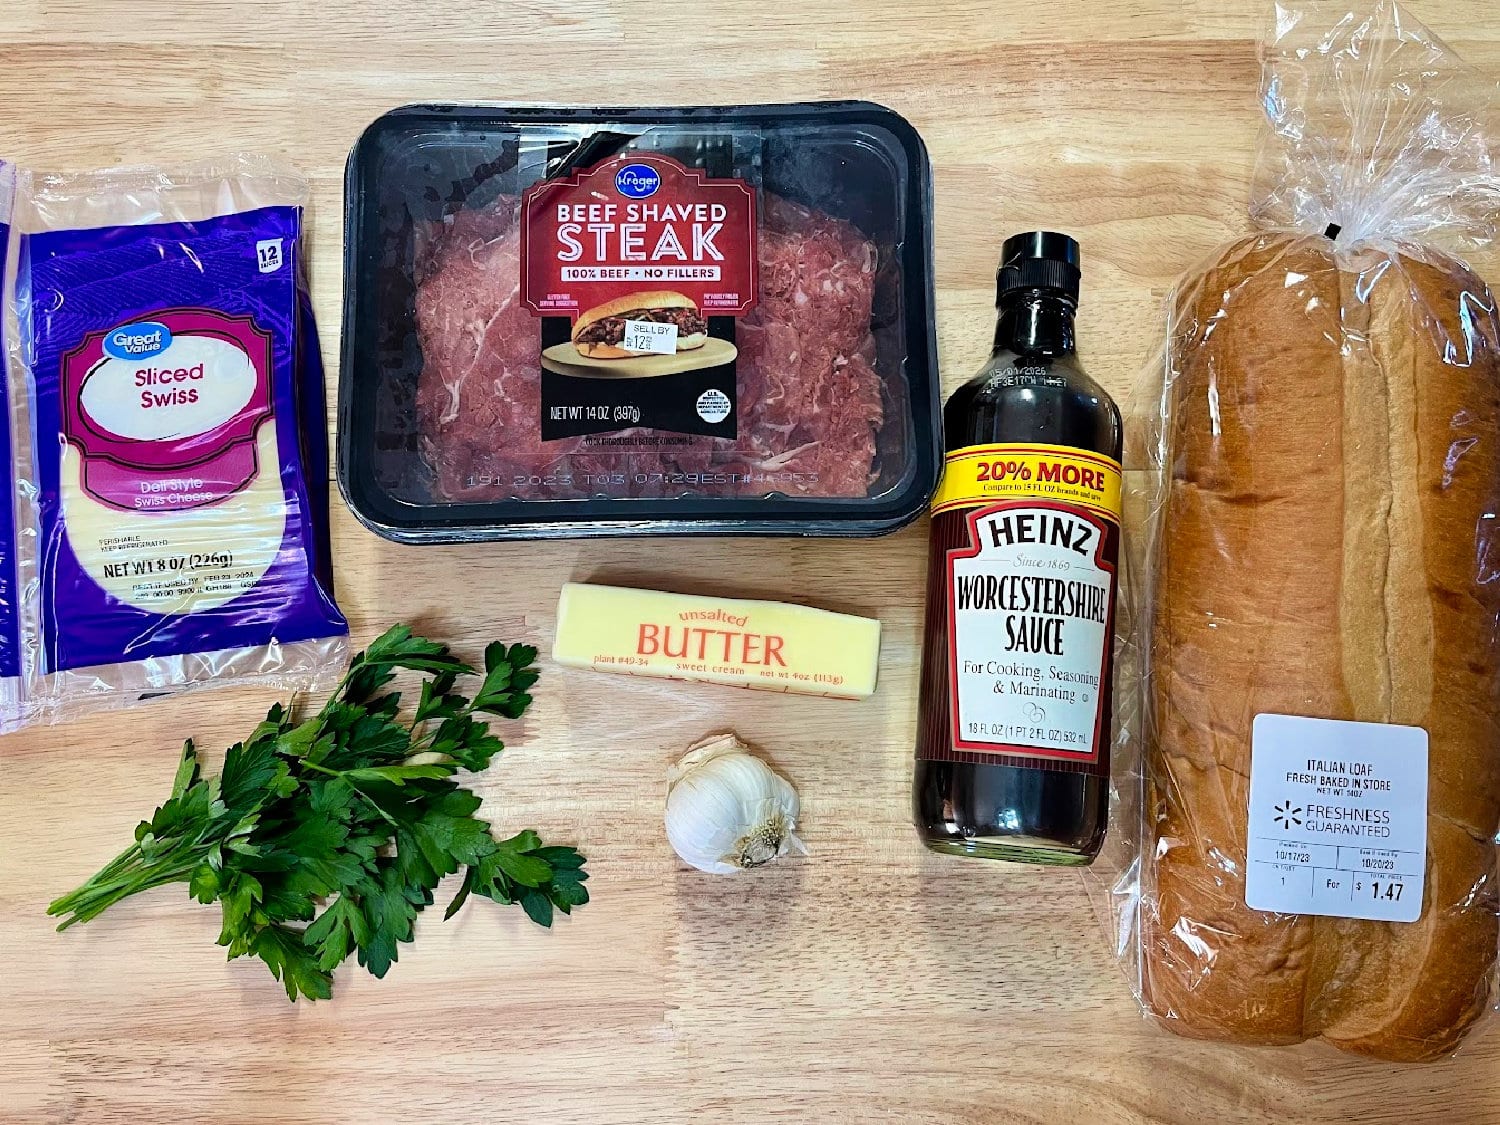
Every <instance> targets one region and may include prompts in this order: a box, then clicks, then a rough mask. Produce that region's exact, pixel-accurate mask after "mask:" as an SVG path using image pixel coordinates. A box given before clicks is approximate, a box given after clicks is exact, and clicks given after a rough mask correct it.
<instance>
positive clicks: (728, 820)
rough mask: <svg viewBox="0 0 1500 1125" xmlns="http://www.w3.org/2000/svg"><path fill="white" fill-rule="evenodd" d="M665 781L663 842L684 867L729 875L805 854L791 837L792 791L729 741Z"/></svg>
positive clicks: (694, 756) (704, 750)
mask: <svg viewBox="0 0 1500 1125" xmlns="http://www.w3.org/2000/svg"><path fill="white" fill-rule="evenodd" d="M667 781H668V788H667V812H666V818H665V820H666V826H667V840H668V842H670V843H671V845H672V850H673V851H675V852H676V853H677V854H678V856H680V857H681V859H682V861H683V862H684V863H686V864H688V865H689V866H691V867H695V868H697V869H698V870H699V871H706V872H708V873H710V874H712V875H732V874H734V873H735V872H737V871H743V870H745V869H747V868H751V867H759V866H761V865H762V864H764V863H769V862H770V861H771V860H773V859H775V858H777V857H778V856H783V855H788V854H790V853H796V854H797V855H806V854H807V849H806V848H805V847H804V846H803V844H802V841H801V840H799V839H797V837H796V835H795V830H796V827H797V816H798V814H799V813H800V812H801V808H802V806H801V802H800V801H799V800H798V799H797V791H796V790H795V789H793V788H792V786H791V783H790V782H788V781H787V780H786V778H784V777H782V776H781V775H780V774H778V773H777V772H776V771H775V770H773V769H772V768H771V767H770V766H768V765H766V763H765V762H763V761H761V760H760V759H759V758H757V757H755V756H754V755H753V754H751V753H749V752H748V750H747V748H746V747H745V745H744V743H742V742H740V740H739V739H738V738H736V737H735V736H734V735H732V734H730V735H723V736H721V737H719V738H715V739H713V740H711V741H709V742H707V743H704V744H702V745H700V746H698V747H696V748H694V749H693V750H691V751H690V752H689V753H688V754H687V755H686V756H685V757H684V758H683V759H682V761H680V762H678V763H677V765H675V766H673V767H672V769H670V770H668V771H667Z"/></svg>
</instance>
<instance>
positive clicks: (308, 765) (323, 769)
mask: <svg viewBox="0 0 1500 1125" xmlns="http://www.w3.org/2000/svg"><path fill="white" fill-rule="evenodd" d="M302 766H303V768H304V769H310V770H316V771H317V772H318V773H322V774H327V775H328V776H329V777H336V778H338V779H339V780H340V781H342V782H343V783H344V784H345V785H347V786H348V787H349V788H350V789H353V790H354V792H355V794H356V795H357V796H358V797H359V798H360V800H362V801H364V802H365V804H367V805H369V806H370V807H371V808H372V809H374V810H375V811H376V812H377V813H379V814H380V815H381V817H383V818H384V819H385V821H386V823H388V824H389V825H391V826H392V827H393V828H394V827H395V826H396V818H395V817H393V816H392V815H391V814H390V813H388V812H386V811H385V810H384V809H383V808H381V807H380V805H379V804H378V803H377V802H376V801H375V798H373V797H371V796H370V795H369V794H368V793H366V792H365V791H364V790H363V789H361V788H360V787H359V786H358V785H356V784H355V783H354V782H352V781H350V780H349V779H348V778H347V777H346V776H345V775H344V771H343V770H331V769H329V768H328V767H327V766H320V765H318V763H317V762H309V761H308V760H307V759H306V758H303V759H302Z"/></svg>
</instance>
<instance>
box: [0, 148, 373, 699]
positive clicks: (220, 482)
mask: <svg viewBox="0 0 1500 1125" xmlns="http://www.w3.org/2000/svg"><path fill="white" fill-rule="evenodd" d="M306 194H307V187H306V184H305V183H304V182H303V181H302V180H300V179H299V178H297V177H296V176H293V175H290V174H288V173H287V172H285V171H284V170H282V169H280V168H278V167H276V166H274V165H272V164H270V163H268V162H264V161H261V160H258V159H255V158H248V157H237V158H231V159H229V160H226V161H223V162H220V163H217V164H212V165H201V166H199V167H196V168H191V169H188V170H186V171H184V172H182V173H180V174H178V173H173V174H168V173H164V172H159V171H154V170H150V169H117V170H113V171H105V172H94V173H86V174H82V175H71V176H51V175H27V174H22V175H21V176H20V177H19V185H18V189H17V191H16V211H15V234H16V243H17V250H16V252H15V254H14V259H15V268H14V271H13V275H14V282H13V288H12V290H11V291H12V292H13V294H14V296H13V301H14V304H13V308H14V313H15V318H16V319H15V325H16V337H17V343H16V345H15V358H16V359H17V360H18V362H16V363H15V364H14V365H13V366H12V370H11V380H10V386H9V388H8V390H9V393H8V396H7V397H8V402H9V407H10V414H11V419H12V431H11V432H12V434H13V435H14V436H15V438H16V440H15V442H14V446H15V449H14V455H13V457H12V458H9V459H7V460H8V462H13V464H14V468H15V471H16V476H17V479H18V480H20V481H21V482H23V485H24V487H23V488H22V489H21V490H20V493H19V496H18V503H17V506H16V509H15V515H16V519H17V527H18V532H19V533H18V534H17V536H16V543H17V547H18V551H17V566H18V571H19V574H18V588H19V589H20V590H21V591H23V592H24V593H25V596H24V597H22V598H21V599H20V608H21V613H20V644H19V647H20V655H21V661H20V665H21V679H20V682H21V688H22V696H23V698H24V706H25V710H26V713H27V717H28V718H36V719H41V720H46V721H52V720H56V719H62V718H68V717H71V716H73V715H76V714H79V713H81V712H86V711H93V710H99V709H110V708H116V707H122V706H127V705H130V704H132V703H134V702H136V701H137V700H139V699H141V698H142V697H143V696H146V695H155V694H160V693H165V692H171V691H176V690H182V689H185V688H190V687H197V686H202V685H207V684H215V683H224V682H240V683H243V682H245V681H247V680H248V681H254V682H259V683H262V684H266V685H270V686H275V687H278V688H281V689H285V690H295V689H299V688H317V687H320V686H326V685H328V684H329V683H331V682H332V680H333V679H334V678H335V677H336V676H337V674H338V672H339V671H340V669H341V668H342V666H343V664H344V660H345V657H346V655H347V635H348V626H347V625H346V623H345V621H344V618H343V616H342V615H341V614H340V612H339V610H338V607H337V605H336V604H335V603H334V600H333V592H332V580H331V570H332V568H331V565H330V560H329V548H328V539H327V521H328V513H327V483H326V481H327V439H326V429H325V426H326V423H325V420H324V399H323V370H322V362H321V359H320V358H319V353H318V346H317V336H316V332H315V329H314V328H313V322H312V316H311V307H310V304H309V301H308V295H307V287H306V279H305V265H304V262H303V259H302V225H303V207H304V203H305V199H306ZM3 601H4V597H3V595H0V602H3ZM0 655H3V651H0ZM0 673H3V668H0Z"/></svg>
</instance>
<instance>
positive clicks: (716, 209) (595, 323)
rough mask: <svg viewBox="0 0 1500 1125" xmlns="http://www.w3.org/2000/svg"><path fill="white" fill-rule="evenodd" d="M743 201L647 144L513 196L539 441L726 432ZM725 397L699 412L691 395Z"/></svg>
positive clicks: (737, 185) (735, 184) (746, 223)
mask: <svg viewBox="0 0 1500 1125" xmlns="http://www.w3.org/2000/svg"><path fill="white" fill-rule="evenodd" d="M755 220H756V199H755V193H754V191H753V190H752V189H751V188H750V187H749V186H748V185H746V184H745V183H743V182H742V181H740V180H717V179H711V178H709V177H708V176H707V175H706V173H705V172H704V171H703V170H701V169H696V168H688V167H686V166H684V165H682V164H679V163H678V162H677V161H675V160H673V159H671V158H670V157H667V156H663V155H660V154H657V153H651V154H644V153H632V154H628V155H626V156H621V157H616V158H615V159H612V160H606V161H604V162H603V163H601V164H599V165H596V166H595V167H593V168H591V169H589V170H587V171H583V172H575V173H574V174H572V175H571V176H567V177H560V178H557V179H551V180H544V181H543V182H542V183H540V184H538V185H536V186H535V187H533V188H532V189H531V190H530V191H528V192H527V193H526V196H525V198H524V200H523V201H522V216H521V224H522V225H521V265H520V268H521V290H522V299H523V301H524V303H525V305H526V307H527V308H528V309H529V310H530V311H531V313H532V314H533V315H534V316H538V317H541V319H542V354H541V367H542V388H541V389H542V395H541V398H542V417H541V436H542V439H543V440H544V441H556V440H561V439H566V438H576V437H580V436H587V435H591V434H603V433H609V432H612V431H620V430H625V429H635V428H640V429H647V430H657V431H661V432H664V433H676V434H694V435H696V434H702V435H705V436H709V437H718V438H733V437H735V436H736V433H737V424H738V417H737V414H738V411H737V410H736V409H735V407H736V405H737V402H738V395H737V385H736V384H737V380H736V374H735V372H736V367H735V360H736V358H737V356H738V354H739V349H738V348H737V346H736V344H735V331H734V325H735V322H734V318H735V317H740V316H743V315H745V314H746V313H747V312H749V311H750V310H751V308H753V307H754V305H755V303H756V301H757V299H758V297H759V292H758V278H757V265H756V250H757V244H756V234H755ZM705 396H706V400H707V401H711V402H715V403H717V402H720V401H724V402H727V403H728V404H729V408H728V409H727V410H722V411H720V410H710V411H704V410H702V409H700V408H699V404H700V403H701V402H703V401H705Z"/></svg>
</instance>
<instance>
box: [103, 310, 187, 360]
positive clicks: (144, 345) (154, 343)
mask: <svg viewBox="0 0 1500 1125" xmlns="http://www.w3.org/2000/svg"><path fill="white" fill-rule="evenodd" d="M171 346H172V330H171V329H170V328H168V327H167V326H166V325H165V324H158V323H156V321H154V320H147V321H142V322H141V323H139V324H127V325H125V326H124V327H123V328H116V329H115V330H114V331H112V332H110V334H109V335H108V336H106V337H105V338H104V350H105V352H106V353H107V354H109V355H111V356H113V357H114V358H115V359H124V360H132V359H150V358H151V357H152V356H158V355H161V353H162V352H164V351H166V350H167V349H168V348H170V347H171Z"/></svg>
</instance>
